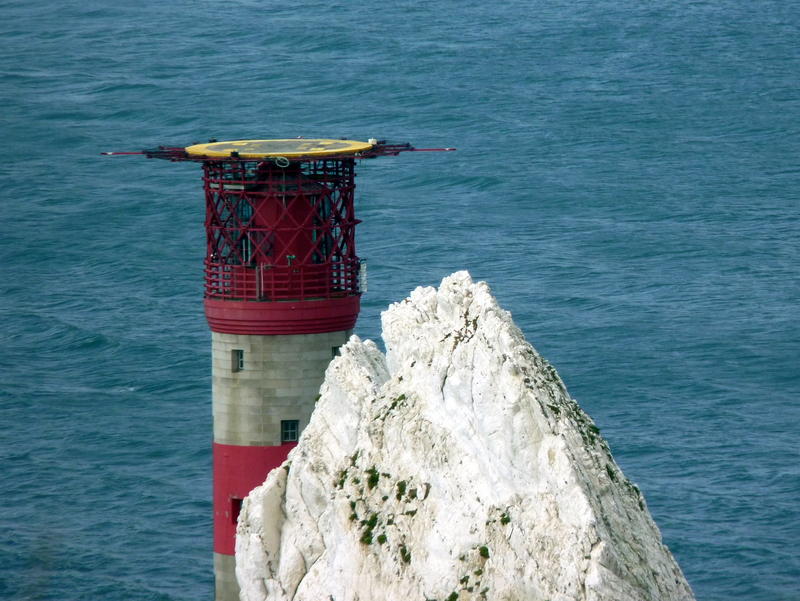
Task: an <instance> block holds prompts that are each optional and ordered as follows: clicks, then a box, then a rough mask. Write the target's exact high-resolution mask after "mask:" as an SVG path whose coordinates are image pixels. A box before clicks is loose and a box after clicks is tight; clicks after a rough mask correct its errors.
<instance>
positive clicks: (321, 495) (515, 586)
mask: <svg viewBox="0 0 800 601" xmlns="http://www.w3.org/2000/svg"><path fill="white" fill-rule="evenodd" d="M382 321H383V337H384V340H385V344H386V348H387V354H386V357H384V356H383V354H382V353H381V352H380V351H379V350H378V348H377V347H376V346H375V344H374V343H372V342H371V341H361V340H359V339H358V338H357V337H353V338H352V339H351V340H350V342H349V343H348V344H347V345H346V346H345V347H344V348H343V349H342V354H341V356H340V357H338V358H337V359H335V360H334V361H333V362H332V363H331V365H330V367H329V368H328V371H327V373H326V378H325V383H324V384H323V386H322V389H321V397H320V399H319V402H318V405H317V408H316V410H315V412H314V415H313V417H312V419H311V422H310V424H309V426H308V427H307V428H306V430H305V432H304V433H303V435H302V437H301V440H300V443H299V445H298V446H297V448H295V449H294V450H293V451H292V453H291V454H290V456H289V459H288V460H287V462H286V463H285V464H284V466H283V468H282V469H277V470H274V471H273V472H272V473H271V474H270V475H269V477H268V478H267V480H266V482H265V483H264V485H262V486H260V487H258V488H256V489H255V490H254V491H253V492H252V493H251V494H250V496H249V497H248V498H247V500H246V501H245V504H244V508H243V512H242V514H241V516H240V521H239V528H238V533H237V545H236V563H237V577H238V579H239V583H240V586H241V590H242V599H244V600H245V601H261V600H264V599H269V600H276V601H277V600H281V601H284V600H296V601H320V600H325V601H356V600H361V601H381V600H386V601H396V600H401V599H402V600H405V599H409V600H419V601H426V600H432V599H436V600H437V601H456V600H459V601H466V600H468V599H469V600H476V601H482V600H486V599H488V600H495V599H496V600H506V599H508V600H519V601H535V600H551V601H556V600H568V599H569V600H587V601H589V600H591V601H595V600H608V601H627V600H630V601H645V600H667V599H670V600H678V599H680V600H685V599H693V596H692V593H691V590H690V588H689V585H688V584H687V582H686V580H685V579H684V577H683V575H682V573H681V571H680V568H679V567H678V565H677V564H676V563H675V561H674V559H673V558H672V555H671V554H670V553H669V551H668V549H667V548H666V547H665V546H664V545H663V544H662V542H661V537H660V534H659V531H658V528H657V527H656V525H655V524H654V522H653V520H652V518H651V517H650V514H649V512H648V511H647V508H646V505H645V501H644V499H643V497H642V495H641V493H640V492H639V490H638V489H637V488H636V486H635V485H633V484H632V483H631V482H630V481H629V480H628V479H627V478H625V476H624V475H623V474H622V472H621V471H620V469H619V467H618V466H617V464H616V463H615V462H614V460H613V458H612V457H611V454H610V452H609V449H608V446H607V445H606V443H605V441H604V440H603V439H602V437H601V436H600V434H599V431H598V429H597V427H596V426H595V425H594V423H593V422H592V420H591V419H590V418H589V417H588V416H587V415H586V414H585V413H584V412H583V411H582V410H581V409H580V407H579V406H578V405H577V404H576V403H575V401H574V400H573V399H572V398H570V396H569V395H568V393H567V391H566V389H565V387H564V385H563V383H562V382H561V379H560V378H559V377H558V374H557V373H556V371H555V369H553V367H552V366H550V365H549V364H548V363H547V362H546V361H545V360H544V359H542V357H540V356H539V355H538V354H537V353H536V351H535V350H534V349H533V348H532V347H531V346H530V345H529V344H528V343H527V342H526V341H525V339H524V337H523V335H522V333H521V332H520V331H519V329H518V328H517V327H516V326H515V325H514V323H513V322H512V320H511V316H510V314H509V313H507V312H506V311H503V310H502V309H500V308H499V307H498V305H497V302H496V301H495V299H494V297H493V296H492V294H491V292H490V290H489V287H488V286H487V285H486V284H485V283H473V282H472V280H471V279H470V277H469V275H468V274H467V273H466V272H459V273H456V274H453V275H452V276H449V277H447V278H445V279H444V280H443V281H442V284H441V286H440V287H439V289H438V290H437V289H434V288H418V289H416V290H414V291H413V292H412V293H411V296H410V297H409V298H407V299H406V300H404V301H402V302H400V303H395V304H393V305H392V306H391V307H390V308H389V309H388V310H387V311H386V312H385V313H384V314H383V318H382Z"/></svg>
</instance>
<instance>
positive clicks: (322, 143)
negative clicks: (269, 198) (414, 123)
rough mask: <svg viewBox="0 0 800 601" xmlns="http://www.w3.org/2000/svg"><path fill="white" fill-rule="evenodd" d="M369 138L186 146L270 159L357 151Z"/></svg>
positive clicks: (203, 152) (197, 152)
mask: <svg viewBox="0 0 800 601" xmlns="http://www.w3.org/2000/svg"><path fill="white" fill-rule="evenodd" d="M372 146H373V145H372V144H370V143H369V142H357V141H355V140H326V139H303V138H297V139H290V140H234V141H231V142H211V143H209V144H195V145H194V146H187V147H186V152H187V153H188V154H189V156H195V157H203V156H206V157H220V158H227V157H230V156H231V153H232V152H237V153H239V157H241V158H243V159H268V158H275V157H286V158H292V157H326V156H332V155H342V154H357V153H359V152H364V151H365V150H369V149H370V148H372Z"/></svg>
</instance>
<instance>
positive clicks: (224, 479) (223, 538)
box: [214, 442, 297, 555]
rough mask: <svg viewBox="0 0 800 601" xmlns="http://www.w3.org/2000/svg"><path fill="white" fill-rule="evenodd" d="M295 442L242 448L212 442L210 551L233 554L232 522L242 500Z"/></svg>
mask: <svg viewBox="0 0 800 601" xmlns="http://www.w3.org/2000/svg"><path fill="white" fill-rule="evenodd" d="M296 444H297V443H287V444H283V445H280V446H276V447H249V446H248V447H244V446H239V445H228V444H219V443H216V442H215V443H214V551H215V552H216V553H222V554H223V555H233V554H234V549H235V536H236V521H237V519H238V517H239V510H240V509H241V507H242V499H244V498H245V497H246V496H247V495H248V494H249V493H250V491H251V490H253V489H254V488H255V487H256V486H259V485H261V484H263V482H264V480H265V479H266V477H267V474H269V472H270V471H271V470H272V469H274V468H276V467H278V466H279V465H280V464H281V463H283V461H284V460H285V459H286V456H287V455H288V454H289V451H291V450H292V448H294V447H295V446H296Z"/></svg>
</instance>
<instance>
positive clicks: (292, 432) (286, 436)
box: [281, 419, 300, 443]
mask: <svg viewBox="0 0 800 601" xmlns="http://www.w3.org/2000/svg"><path fill="white" fill-rule="evenodd" d="M299 430H300V422H299V420H296V419H284V420H281V442H282V443H284V442H297V437H298V434H299V433H300V432H299Z"/></svg>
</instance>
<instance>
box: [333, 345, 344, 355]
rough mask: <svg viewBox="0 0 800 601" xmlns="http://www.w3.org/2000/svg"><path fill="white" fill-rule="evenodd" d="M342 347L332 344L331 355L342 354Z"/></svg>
mask: <svg viewBox="0 0 800 601" xmlns="http://www.w3.org/2000/svg"><path fill="white" fill-rule="evenodd" d="M341 349H342V347H340V346H332V347H331V357H338V356H339V355H341V354H342V350H341Z"/></svg>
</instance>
